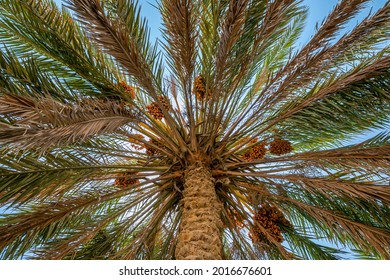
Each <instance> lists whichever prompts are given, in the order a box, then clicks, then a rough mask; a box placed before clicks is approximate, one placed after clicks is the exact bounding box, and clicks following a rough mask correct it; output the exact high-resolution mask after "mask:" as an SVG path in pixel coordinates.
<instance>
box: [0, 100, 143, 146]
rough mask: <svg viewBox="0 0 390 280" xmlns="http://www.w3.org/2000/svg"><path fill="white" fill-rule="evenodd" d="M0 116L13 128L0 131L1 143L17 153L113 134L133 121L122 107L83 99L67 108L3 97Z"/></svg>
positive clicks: (130, 114) (4, 128)
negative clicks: (28, 149)
mask: <svg viewBox="0 0 390 280" xmlns="http://www.w3.org/2000/svg"><path fill="white" fill-rule="evenodd" d="M0 114H3V115H6V116H7V117H8V118H10V120H13V121H12V125H5V126H2V127H0V143H4V144H9V146H10V147H11V146H12V147H14V148H17V149H21V148H23V149H25V148H39V149H40V150H42V151H44V150H45V149H47V148H49V147H52V146H57V145H64V144H70V143H76V142H79V141H84V140H85V139H87V138H89V137H92V136H95V135H99V134H103V133H111V132H114V131H116V130H117V129H118V128H120V127H121V126H123V125H125V124H126V123H128V122H131V121H134V120H135V119H136V117H135V115H134V114H132V112H131V111H129V109H128V108H126V107H125V106H124V104H122V103H118V102H113V101H103V100H91V99H86V100H84V101H83V102H80V104H75V105H67V104H63V103H60V102H59V101H56V100H54V99H52V98H48V97H45V98H34V97H27V96H23V97H21V96H14V95H3V96H1V97H0Z"/></svg>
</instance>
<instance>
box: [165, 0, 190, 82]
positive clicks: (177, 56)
mask: <svg viewBox="0 0 390 280" xmlns="http://www.w3.org/2000/svg"><path fill="white" fill-rule="evenodd" d="M194 8H195V7H194V2H193V1H190V0H163V1H161V12H162V19H163V21H164V26H165V30H164V34H166V38H167V42H168V44H167V50H168V52H169V55H170V58H171V60H172V61H173V62H174V65H175V69H177V74H178V76H179V77H178V78H179V80H180V81H181V82H185V81H188V80H189V77H191V75H192V72H193V70H194V65H195V57H196V56H195V40H196V37H197V32H196V22H197V17H196V16H195V14H194Z"/></svg>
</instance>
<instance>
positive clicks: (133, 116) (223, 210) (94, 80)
mask: <svg viewBox="0 0 390 280" xmlns="http://www.w3.org/2000/svg"><path fill="white" fill-rule="evenodd" d="M65 2H66V5H67V8H69V9H70V10H71V11H70V10H69V9H67V8H63V9H62V10H59V9H58V8H57V6H56V5H55V4H54V2H53V1H50V0H2V1H1V3H0V40H1V42H2V43H3V47H2V48H1V52H0V149H1V157H0V205H1V206H2V207H5V208H7V210H6V211H5V212H4V214H3V215H2V216H1V218H0V256H1V257H2V258H11V259H13V258H20V257H23V256H26V254H27V255H28V256H31V257H32V258H43V259H173V258H178V256H182V255H181V254H184V253H182V252H184V251H182V250H181V251H180V252H179V253H178V252H177V247H180V246H182V241H180V240H181V239H182V238H183V235H181V236H180V232H181V230H182V227H183V225H182V221H183V220H184V219H185V217H186V215H187V214H183V211H184V210H183V209H184V208H185V206H184V205H186V204H185V201H186V197H187V196H188V195H189V193H191V191H192V192H195V189H192V190H190V189H189V187H186V180H187V179H188V178H189V176H197V175H196V173H199V170H200V169H196V168H203V169H206V170H207V172H206V173H207V174H206V175H207V176H208V178H210V180H209V182H212V183H213V184H212V189H213V190H215V194H216V196H215V197H214V198H213V205H214V206H213V207H215V211H216V213H217V214H216V216H218V218H216V219H217V220H218V219H220V221H221V222H218V223H216V225H217V228H218V230H219V232H220V236H219V237H218V238H219V239H220V240H221V244H222V249H221V250H222V253H221V257H222V258H226V259H258V258H267V259H297V258H298V259H301V258H303V259H337V258H339V257H340V253H342V251H340V250H337V249H335V248H333V247H332V246H326V245H323V244H321V243H320V240H322V239H325V240H328V241H329V242H334V243H339V244H342V245H344V246H349V247H351V248H353V249H354V250H355V251H356V254H357V255H359V256H363V257H370V258H390V227H389V226H390V220H389V217H390V210H389V202H390V188H389V180H390V134H389V132H388V131H387V130H386V129H388V128H387V125H388V121H389V113H390V110H389V109H390V103H389V100H390V95H389V88H390V74H389V73H390V72H389V66H390V56H389V45H388V38H389V37H388V36H389V32H390V5H389V2H388V1H387V2H386V3H385V5H384V6H383V7H382V8H381V9H379V10H378V11H377V12H375V13H373V14H371V15H369V16H368V17H367V18H365V19H364V20H363V21H361V22H360V23H359V24H358V25H357V26H356V27H355V28H354V29H353V30H351V31H349V32H348V33H346V34H344V35H343V36H339V37H338V36H337V35H338V33H339V31H340V30H341V29H342V28H343V27H344V26H345V24H346V23H347V22H348V21H349V20H350V19H352V18H353V17H354V16H355V15H356V14H357V13H358V12H359V11H360V10H361V9H362V8H363V7H365V6H366V4H367V3H368V2H369V1H367V0H342V1H339V3H338V4H337V5H336V6H335V7H334V9H333V11H332V12H331V13H330V14H329V15H328V16H327V18H326V19H325V20H324V21H323V22H322V24H321V25H320V26H319V28H318V30H317V32H316V34H315V35H314V36H313V37H312V38H311V39H310V41H309V42H308V43H307V44H306V45H305V46H304V47H303V48H301V49H298V48H297V47H296V44H295V43H296V41H297V39H298V38H299V36H300V34H301V32H302V30H303V26H304V23H305V18H306V14H307V10H306V9H305V7H304V6H303V5H302V3H301V2H302V1H294V0H273V1H266V0H257V1H252V0H235V1H233V0H231V1H227V0H218V1H216V0H194V1H189V0H161V1H160V2H159V3H158V5H157V8H158V9H159V11H160V12H161V15H162V20H163V29H162V36H163V37H162V38H161V40H158V41H157V42H156V43H154V44H153V43H151V42H150V36H149V29H148V26H147V21H146V20H145V19H143V18H142V17H141V14H140V8H139V5H138V3H137V1H133V0H116V1H114V0H105V1H102V0H67V1H65ZM367 129H381V130H383V132H380V133H378V134H377V135H375V136H373V137H371V138H370V139H365V140H363V141H361V142H359V143H357V144H348V145H346V144H345V141H344V140H349V139H353V137H354V136H356V135H359V134H361V133H362V132H364V131H366V130H367ZM194 168H195V169H194ZM203 169H202V170H203ZM194 170H195V172H194ZM197 170H198V171H197ZM189 174H192V175H189ZM207 176H206V177H207ZM193 195H196V194H193ZM194 203H196V201H195V202H194ZM199 203H200V202H199ZM183 215H184V216H183ZM178 244H179V245H178ZM210 246H211V244H210Z"/></svg>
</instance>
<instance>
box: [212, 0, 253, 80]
mask: <svg viewBox="0 0 390 280" xmlns="http://www.w3.org/2000/svg"><path fill="white" fill-rule="evenodd" d="M248 2H249V1H248V0H236V1H233V0H231V1H230V3H229V7H228V11H227V13H226V17H225V19H224V21H223V23H222V28H221V35H220V39H219V45H218V50H217V55H216V65H215V72H216V81H217V82H220V81H221V80H223V78H224V75H225V74H224V73H226V64H227V62H228V61H229V54H230V51H231V49H232V47H233V46H234V44H235V43H236V42H237V40H238V39H239V38H240V36H241V34H242V32H243V27H244V23H245V8H246V6H247V5H248Z"/></svg>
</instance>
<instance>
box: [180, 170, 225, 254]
mask: <svg viewBox="0 0 390 280" xmlns="http://www.w3.org/2000/svg"><path fill="white" fill-rule="evenodd" d="M182 202H183V214H182V219H181V224H180V230H179V236H178V242H177V246H176V252H175V254H176V259H178V260H220V259H222V240H221V228H222V221H221V211H222V205H221V202H220V201H219V199H218V198H217V194H216V191H215V180H214V178H213V177H212V176H211V173H210V170H208V169H207V168H206V167H196V168H194V167H193V168H190V169H189V170H187V172H186V175H185V178H184V191H183V199H182Z"/></svg>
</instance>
